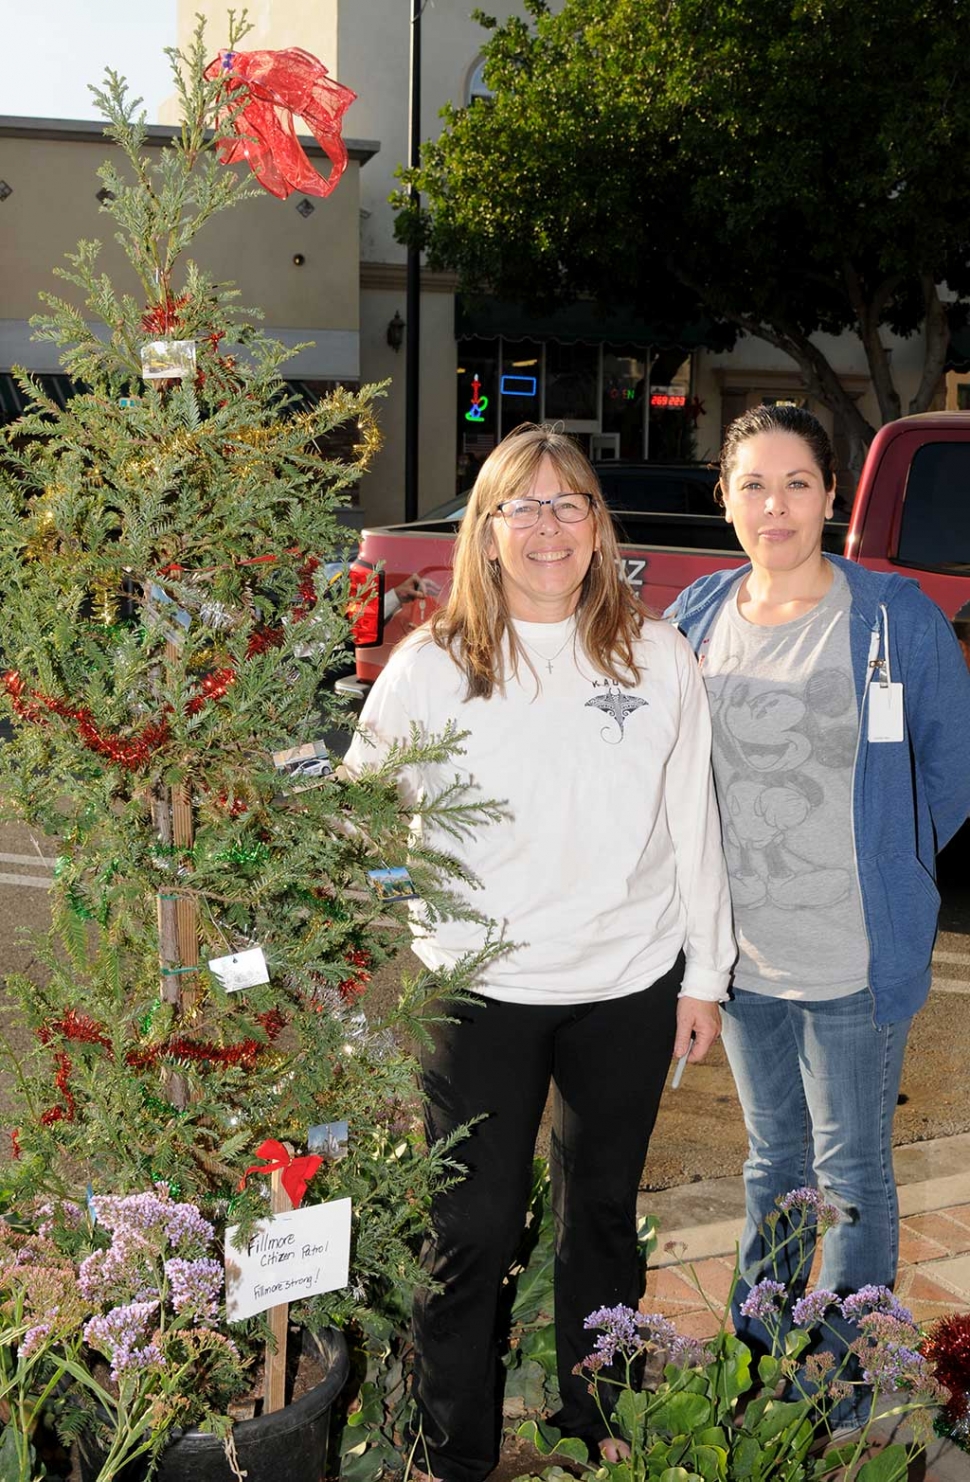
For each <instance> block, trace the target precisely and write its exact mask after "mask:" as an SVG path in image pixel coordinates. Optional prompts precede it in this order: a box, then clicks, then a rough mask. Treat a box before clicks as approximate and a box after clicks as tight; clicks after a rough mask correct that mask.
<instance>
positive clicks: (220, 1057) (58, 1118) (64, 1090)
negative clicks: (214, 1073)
mask: <svg viewBox="0 0 970 1482" xmlns="http://www.w3.org/2000/svg"><path fill="white" fill-rule="evenodd" d="M256 1022H257V1024H259V1025H260V1026H261V1027H262V1029H263V1031H264V1032H265V1034H266V1038H267V1040H268V1041H269V1043H270V1044H272V1043H273V1041H274V1040H275V1039H277V1038H278V1036H279V1035H280V1034H281V1033H282V1031H283V1030H284V1029H285V1027H286V1020H285V1018H284V1017H283V1015H282V1014H281V1013H280V1011H279V1009H267V1010H266V1012H265V1013H262V1014H257V1015H256ZM55 1036H60V1037H62V1038H64V1039H67V1040H75V1041H78V1042H80V1043H82V1044H91V1045H100V1046H101V1047H102V1048H103V1049H106V1050H107V1051H108V1052H109V1053H111V1051H112V1046H111V1041H110V1039H109V1038H108V1036H107V1034H106V1033H105V1032H104V1028H103V1026H102V1025H100V1024H98V1023H97V1021H96V1020H94V1019H91V1018H89V1017H88V1016H87V1014H79V1013H77V1011H76V1010H75V1009H68V1010H67V1012H66V1013H65V1014H64V1015H62V1017H61V1018H60V1019H52V1020H51V1021H50V1023H48V1024H42V1025H41V1026H40V1028H39V1029H38V1031H37V1037H38V1039H39V1040H40V1042H41V1044H43V1045H49V1044H51V1043H52V1041H53V1040H54V1038H55ZM266 1048H267V1047H266V1045H265V1044H263V1042H262V1041H261V1040H257V1039H253V1038H252V1036H250V1037H248V1038H247V1039H244V1040H239V1041H238V1042H237V1043H236V1044H234V1045H214V1044H211V1043H210V1042H209V1041H207V1040H197V1039H190V1038H189V1037H188V1036H186V1035H178V1036H176V1037H174V1038H173V1039H169V1040H166V1041H165V1042H164V1043H163V1044H159V1045H150V1046H149V1047H148V1048H147V1049H145V1050H130V1051H129V1052H128V1054H127V1055H126V1056H125V1064H126V1065H128V1066H129V1067H130V1068H131V1069H132V1070H147V1069H148V1068H149V1067H150V1066H153V1065H157V1064H158V1062H159V1060H193V1061H195V1062H196V1063H197V1064H207V1065H238V1066H240V1067H241V1068H242V1069H243V1070H253V1069H255V1066H256V1063H257V1061H258V1060H259V1057H260V1055H261V1054H262V1053H263V1051H265V1050H266ZM54 1064H55V1066H56V1071H55V1074H54V1085H55V1086H56V1088H57V1090H58V1091H59V1092H60V1093H61V1097H62V1099H63V1105H61V1104H55V1105H54V1106H52V1107H49V1108H48V1110H47V1111H45V1112H43V1113H42V1115H41V1118H40V1120H41V1124H42V1126H44V1127H52V1126H53V1125H54V1123H55V1122H73V1121H74V1116H75V1113H76V1110H77V1103H76V1101H75V1099H74V1096H73V1095H72V1093H71V1086H70V1079H71V1060H70V1056H69V1055H68V1054H67V1053H66V1051H64V1050H58V1051H57V1052H56V1054H55V1056H54ZM14 1156H15V1157H16V1156H19V1153H17V1152H15V1154H14Z"/></svg>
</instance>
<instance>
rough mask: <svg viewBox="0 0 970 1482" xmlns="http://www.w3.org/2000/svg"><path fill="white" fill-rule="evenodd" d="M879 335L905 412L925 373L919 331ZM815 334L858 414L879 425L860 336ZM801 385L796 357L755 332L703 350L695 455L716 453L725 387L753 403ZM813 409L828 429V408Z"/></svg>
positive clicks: (697, 383)
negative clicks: (725, 347)
mask: <svg viewBox="0 0 970 1482" xmlns="http://www.w3.org/2000/svg"><path fill="white" fill-rule="evenodd" d="M883 338H884V342H885V344H886V346H887V348H888V349H889V350H890V352H891V365H892V371H893V378H894V380H895V383H896V387H897V390H898V391H899V396H900V403H901V406H902V411H903V414H905V413H906V412H907V410H908V407H909V401H910V398H911V397H912V396H913V395H914V394H915V393H916V391H917V389H918V387H919V384H920V379H921V377H922V373H923V336H922V334H915V335H910V336H909V337H908V338H907V339H901V338H899V337H898V336H896V335H891V334H888V333H887V334H884V336H883ZM813 339H814V341H815V343H817V344H818V346H819V348H820V349H821V350H822V351H823V352H824V354H825V355H826V356H827V358H828V359H829V361H830V363H831V364H832V366H833V367H834V369H835V370H836V371H837V373H838V375H839V377H840V379H841V380H842V382H843V384H844V385H845V387H846V389H847V390H848V391H849V392H850V394H853V395H856V396H857V398H858V405H859V408H860V410H861V412H862V415H863V416H864V417H865V418H866V419H867V420H868V421H869V422H870V423H871V424H872V426H874V427H879V426H881V424H882V416H881V414H880V412H879V406H878V403H877V401H876V397H875V393H874V392H873V390H872V384H871V381H870V378H869V367H868V364H867V362H866V357H865V352H864V351H863V348H862V342H861V341H860V340H859V338H858V336H857V335H854V334H849V333H845V334H842V335H839V336H835V335H823V334H820V335H815V336H813ZM801 386H802V380H801V373H800V371H799V369H798V366H797V365H796V364H795V362H794V361H793V360H791V359H790V358H789V357H788V356H787V355H785V354H784V353H783V352H782V351H781V350H777V349H775V347H774V346H773V345H769V344H768V343H767V341H765V340H762V339H758V338H757V337H756V336H753V335H740V336H739V338H738V340H737V343H736V344H735V346H734V348H733V349H732V350H730V351H725V352H723V353H721V354H713V353H711V352H710V351H702V352H701V353H700V354H699V355H698V357H697V359H696V362H695V393H696V395H697V396H699V397H700V399H701V401H702V402H703V403H704V408H705V411H704V415H703V416H702V417H701V418H700V419H699V421H698V427H697V456H698V458H700V459H703V460H705V461H709V460H712V459H713V458H715V457H716V454H717V450H718V448H719V446H720V440H721V426H722V405H721V403H722V393H723V390H724V388H725V387H731V388H732V389H734V390H737V391H740V392H744V393H746V395H747V400H748V403H749V405H754V404H755V403H756V402H758V401H760V400H761V397H762V396H765V395H772V396H786V395H794V394H796V392H797V391H798V390H799V388H800V387H801ZM812 409H813V410H814V411H816V412H817V413H818V415H819V416H820V418H821V419H822V421H823V422H825V423H826V425H827V426H829V428H830V430H831V416H830V415H829V413H828V412H826V410H825V409H824V408H823V407H818V406H815V405H814V404H813V408H812Z"/></svg>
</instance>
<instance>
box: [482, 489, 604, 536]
mask: <svg viewBox="0 0 970 1482" xmlns="http://www.w3.org/2000/svg"><path fill="white" fill-rule="evenodd" d="M544 504H548V506H549V508H550V509H551V510H552V512H553V514H554V515H555V517H556V519H557V520H558V521H559V523H560V524H561V525H578V524H579V522H580V521H581V520H585V519H586V517H587V515H588V514H589V512H590V510H591V509H592V507H593V496H592V494H553V496H552V498H551V499H505V500H503V501H502V503H501V504H499V505H497V506H496V508H495V513H496V514H497V515H501V516H502V519H503V520H504V521H505V523H506V524H507V525H511V526H512V527H513V529H515V530H525V529H527V528H528V527H529V526H530V525H534V524H535V523H536V521H537V520H538V518H539V511H540V510H541V509H542V506H543V505H544Z"/></svg>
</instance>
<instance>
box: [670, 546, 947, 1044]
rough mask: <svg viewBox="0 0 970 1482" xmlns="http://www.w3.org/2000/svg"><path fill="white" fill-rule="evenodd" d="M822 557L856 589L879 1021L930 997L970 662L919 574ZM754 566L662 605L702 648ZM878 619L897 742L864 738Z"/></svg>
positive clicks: (865, 887) (858, 818)
mask: <svg viewBox="0 0 970 1482" xmlns="http://www.w3.org/2000/svg"><path fill="white" fill-rule="evenodd" d="M826 559H827V560H829V561H832V562H833V564H835V565H836V566H838V567H839V569H840V570H841V571H842V572H844V574H845V578H846V581H847V582H848V584H849V592H850V594H851V598H852V607H851V623H850V647H851V652H852V672H853V676H854V678H855V687H856V697H857V700H858V706H859V742H858V746H857V748H856V760H855V771H854V774H853V783H852V833H853V844H854V849H855V861H856V870H857V872H858V878H859V888H860V891H861V895H862V909H863V915H864V917H865V923H866V933H867V935H868V938H869V988H870V990H871V992H872V995H873V998H874V1001H875V1022H876V1023H877V1024H892V1023H894V1022H896V1021H897V1020H900V1019H908V1018H910V1017H911V1016H912V1015H913V1014H914V1013H915V1012H916V1010H917V1009H918V1008H920V1007H921V1006H922V1004H924V1003H925V1002H926V997H927V994H928V993H929V990H930V976H931V962H930V959H931V957H932V953H933V942H934V940H935V937H936V925H937V917H938V914H939V908H940V897H939V892H938V891H937V889H936V884H935V874H936V870H935V864H936V854H937V851H938V850H940V849H942V848H943V845H944V844H946V842H947V841H948V840H949V839H951V838H952V837H953V835H954V834H955V833H956V831H957V829H958V828H959V827H960V826H961V824H962V823H963V822H964V820H965V819H966V818H967V816H968V815H970V672H968V670H967V666H966V664H965V662H964V659H963V654H962V651H961V649H960V646H959V644H958V643H957V641H956V637H955V636H954V633H953V629H952V628H951V626H950V624H949V622H948V621H947V619H946V617H945V616H944V614H943V613H942V612H941V610H940V608H939V607H937V605H936V603H935V602H933V601H931V600H930V598H929V597H927V596H926V595H925V594H924V593H923V592H921V591H920V589H919V586H918V585H917V583H916V582H915V581H913V580H912V579H910V578H908V577H902V576H898V575H896V573H895V572H892V573H885V572H875V571H869V570H867V569H866V568H865V567H863V566H858V565H856V564H855V562H853V561H846V560H844V559H843V558H842V557H841V556H827V557H826ZM750 570H751V567H750V566H744V567H740V568H737V567H735V568H734V569H732V570H730V571H717V572H714V573H713V574H712V575H711V576H703V577H701V578H700V580H699V581H696V582H693V583H692V585H691V586H689V587H688V588H687V589H686V591H684V592H681V594H680V596H679V597H678V598H677V600H676V601H675V602H674V603H673V604H672V605H671V606H670V607H669V608H668V610H667V613H666V614H665V615H666V616H667V617H668V618H669V619H670V620H671V621H672V622H674V623H676V625H677V627H678V628H679V629H680V630H681V632H682V633H683V634H684V635H685V637H686V638H687V639H688V640H689V642H690V644H691V646H692V647H693V649H694V652H695V653H696V654H697V655H698V657H699V658H700V659H702V660H703V656H704V650H705V647H706V645H707V643H708V642H709V641H710V633H711V627H712V624H713V621H714V619H715V617H716V616H717V614H718V612H719V611H720V609H721V606H722V605H723V603H724V600H725V598H726V596H727V594H728V591H729V590H730V588H731V587H732V586H733V585H734V583H735V582H736V581H737V580H738V578H739V577H741V576H743V575H744V574H745V572H747V571H750ZM884 630H888V634H889V667H890V674H891V677H892V680H893V682H894V683H895V682H901V683H902V685H903V701H904V708H905V730H904V738H903V740H902V741H901V742H894V741H879V742H871V741H869V740H868V737H867V731H868V706H867V704H866V690H867V687H868V684H869V681H870V675H872V676H875V678H876V681H877V682H878V678H879V676H880V675H881V674H882V675H884V673H885V669H884V664H885V658H886V653H885V641H884Z"/></svg>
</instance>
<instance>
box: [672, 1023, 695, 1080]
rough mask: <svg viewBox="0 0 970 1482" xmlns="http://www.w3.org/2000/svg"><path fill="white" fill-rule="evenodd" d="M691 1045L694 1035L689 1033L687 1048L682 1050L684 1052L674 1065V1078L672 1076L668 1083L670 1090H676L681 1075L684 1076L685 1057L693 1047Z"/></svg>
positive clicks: (681, 1077)
mask: <svg viewBox="0 0 970 1482" xmlns="http://www.w3.org/2000/svg"><path fill="white" fill-rule="evenodd" d="M693 1046H694V1036H693V1035H691V1037H690V1044H689V1045H688V1046H687V1049H686V1050H685V1051H684V1053H683V1054H682V1055H681V1057H680V1059H679V1060H678V1061H677V1065H676V1067H675V1069H674V1078H673V1080H672V1081H671V1083H670V1088H671V1090H672V1091H676V1090H677V1087H678V1086H679V1085H680V1083H681V1081H682V1080H683V1077H684V1067H685V1065H686V1064H687V1057H688V1055H689V1054H690V1052H691V1050H692V1049H693Z"/></svg>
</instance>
